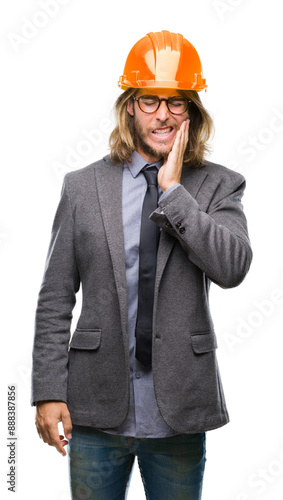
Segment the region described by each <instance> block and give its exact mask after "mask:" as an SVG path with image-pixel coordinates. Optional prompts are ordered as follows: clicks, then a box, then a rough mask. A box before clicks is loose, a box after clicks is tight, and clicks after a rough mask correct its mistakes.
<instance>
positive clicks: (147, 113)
mask: <svg viewBox="0 0 283 500" xmlns="http://www.w3.org/2000/svg"><path fill="white" fill-rule="evenodd" d="M147 95H148V96H149V97H150V94H143V95H140V96H139V97H135V96H132V99H133V100H134V101H137V102H138V106H139V108H140V110H141V111H142V112H143V113H145V114H146V115H152V114H153V113H156V111H157V110H158V109H159V108H160V104H161V102H162V101H166V106H167V109H168V111H169V113H171V114H172V115H176V116H180V115H183V114H184V113H186V111H187V110H188V107H189V103H190V102H192V101H191V99H185V98H183V97H181V99H184V100H186V101H187V107H186V109H185V111H182V113H173V112H172V111H171V110H170V109H169V106H168V101H169V100H170V99H174V97H176V98H178V97H179V96H172V97H169V98H168V99H165V98H164V97H162V99H160V97H158V96H156V95H154V96H152V97H155V98H157V99H158V101H159V104H158V106H157V108H156V109H155V110H154V111H144V110H143V109H142V108H141V107H140V103H139V100H140V98H141V97H144V96H147Z"/></svg>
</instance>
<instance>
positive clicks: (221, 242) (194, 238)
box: [151, 174, 252, 288]
mask: <svg viewBox="0 0 283 500" xmlns="http://www.w3.org/2000/svg"><path fill="white" fill-rule="evenodd" d="M244 189H245V180H244V178H243V177H242V176H241V175H240V174H237V175H233V176H232V179H229V182H227V181H226V182H225V181H223V182H222V183H220V186H219V185H218V186H217V188H215V192H213V193H210V194H211V199H210V202H209V203H208V208H207V209H206V211H204V210H202V209H201V207H200V205H199V204H198V202H197V201H196V200H195V199H194V198H193V197H192V196H191V195H190V193H189V192H188V191H187V190H186V189H185V188H184V186H182V185H181V186H178V187H176V189H174V190H173V191H172V192H171V193H169V194H168V196H164V197H163V198H162V199H161V200H160V201H159V208H158V209H157V211H156V212H153V214H152V215H151V219H152V220H154V221H155V222H156V223H157V224H158V225H159V226H160V227H162V228H163V229H164V230H166V231H168V232H169V233H170V234H172V235H173V236H175V237H176V238H177V239H178V241H179V242H180V244H181V245H182V247H183V249H184V250H185V252H186V253H187V254H188V257H189V259H190V260H191V261H192V262H193V263H194V264H195V265H196V266H198V267H199V268H200V269H201V270H202V271H203V272H204V273H205V274H206V275H207V276H208V277H209V278H210V279H211V281H213V282H215V283H216V284H218V285H219V286H221V287H222V288H232V287H235V286H237V285H239V284H240V283H241V281H242V280H243V279H244V277H245V275H246V274H247V272H248V270H249V267H250V264H251V260H252V250H251V247H250V242H249V237H248V230H247V222H246V218H245V215H244V212H243V207H242V204H241V198H242V196H243V193H244ZM161 214H164V215H161Z"/></svg>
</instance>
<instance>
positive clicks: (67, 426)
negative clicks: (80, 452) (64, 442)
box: [62, 408, 73, 439]
mask: <svg viewBox="0 0 283 500" xmlns="http://www.w3.org/2000/svg"><path fill="white" fill-rule="evenodd" d="M62 424H63V429H64V433H65V436H66V438H67V439H72V428H73V426H72V420H71V416H70V412H69V410H68V409H67V408H66V410H65V411H64V412H63V413H62Z"/></svg>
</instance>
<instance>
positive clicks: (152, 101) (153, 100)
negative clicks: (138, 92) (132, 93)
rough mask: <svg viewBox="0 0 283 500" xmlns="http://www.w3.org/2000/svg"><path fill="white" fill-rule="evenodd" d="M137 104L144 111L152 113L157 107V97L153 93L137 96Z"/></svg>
mask: <svg viewBox="0 0 283 500" xmlns="http://www.w3.org/2000/svg"><path fill="white" fill-rule="evenodd" d="M139 105H140V108H141V110H142V111H144V112H145V113H154V111H156V110H157V108H158V105H159V99H158V97H157V96H154V95H153V96H150V95H143V96H141V97H140V98H139Z"/></svg>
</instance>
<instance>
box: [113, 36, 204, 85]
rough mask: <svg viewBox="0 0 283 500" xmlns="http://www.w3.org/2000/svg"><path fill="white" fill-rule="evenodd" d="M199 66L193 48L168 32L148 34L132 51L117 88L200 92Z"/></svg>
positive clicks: (179, 37)
mask: <svg viewBox="0 0 283 500" xmlns="http://www.w3.org/2000/svg"><path fill="white" fill-rule="evenodd" d="M205 82H206V81H205V78H203V77H202V66H201V62H200V58H199V55H198V53H197V51H196V49H195V48H194V46H193V45H192V44H191V43H190V42H188V40H186V38H184V37H183V35H180V33H170V31H159V32H156V33H148V34H147V35H146V36H145V37H143V38H141V39H140V40H139V41H138V42H137V43H136V44H135V45H134V46H133V48H132V49H131V51H130V53H129V55H128V57H127V60H126V64H125V68H124V74H123V75H122V76H120V78H119V82H118V85H119V87H120V88H121V89H123V90H126V89H127V88H129V87H134V88H167V89H169V88H170V89H184V90H197V91H200V90H203V89H206V88H207V85H206V83H205Z"/></svg>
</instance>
